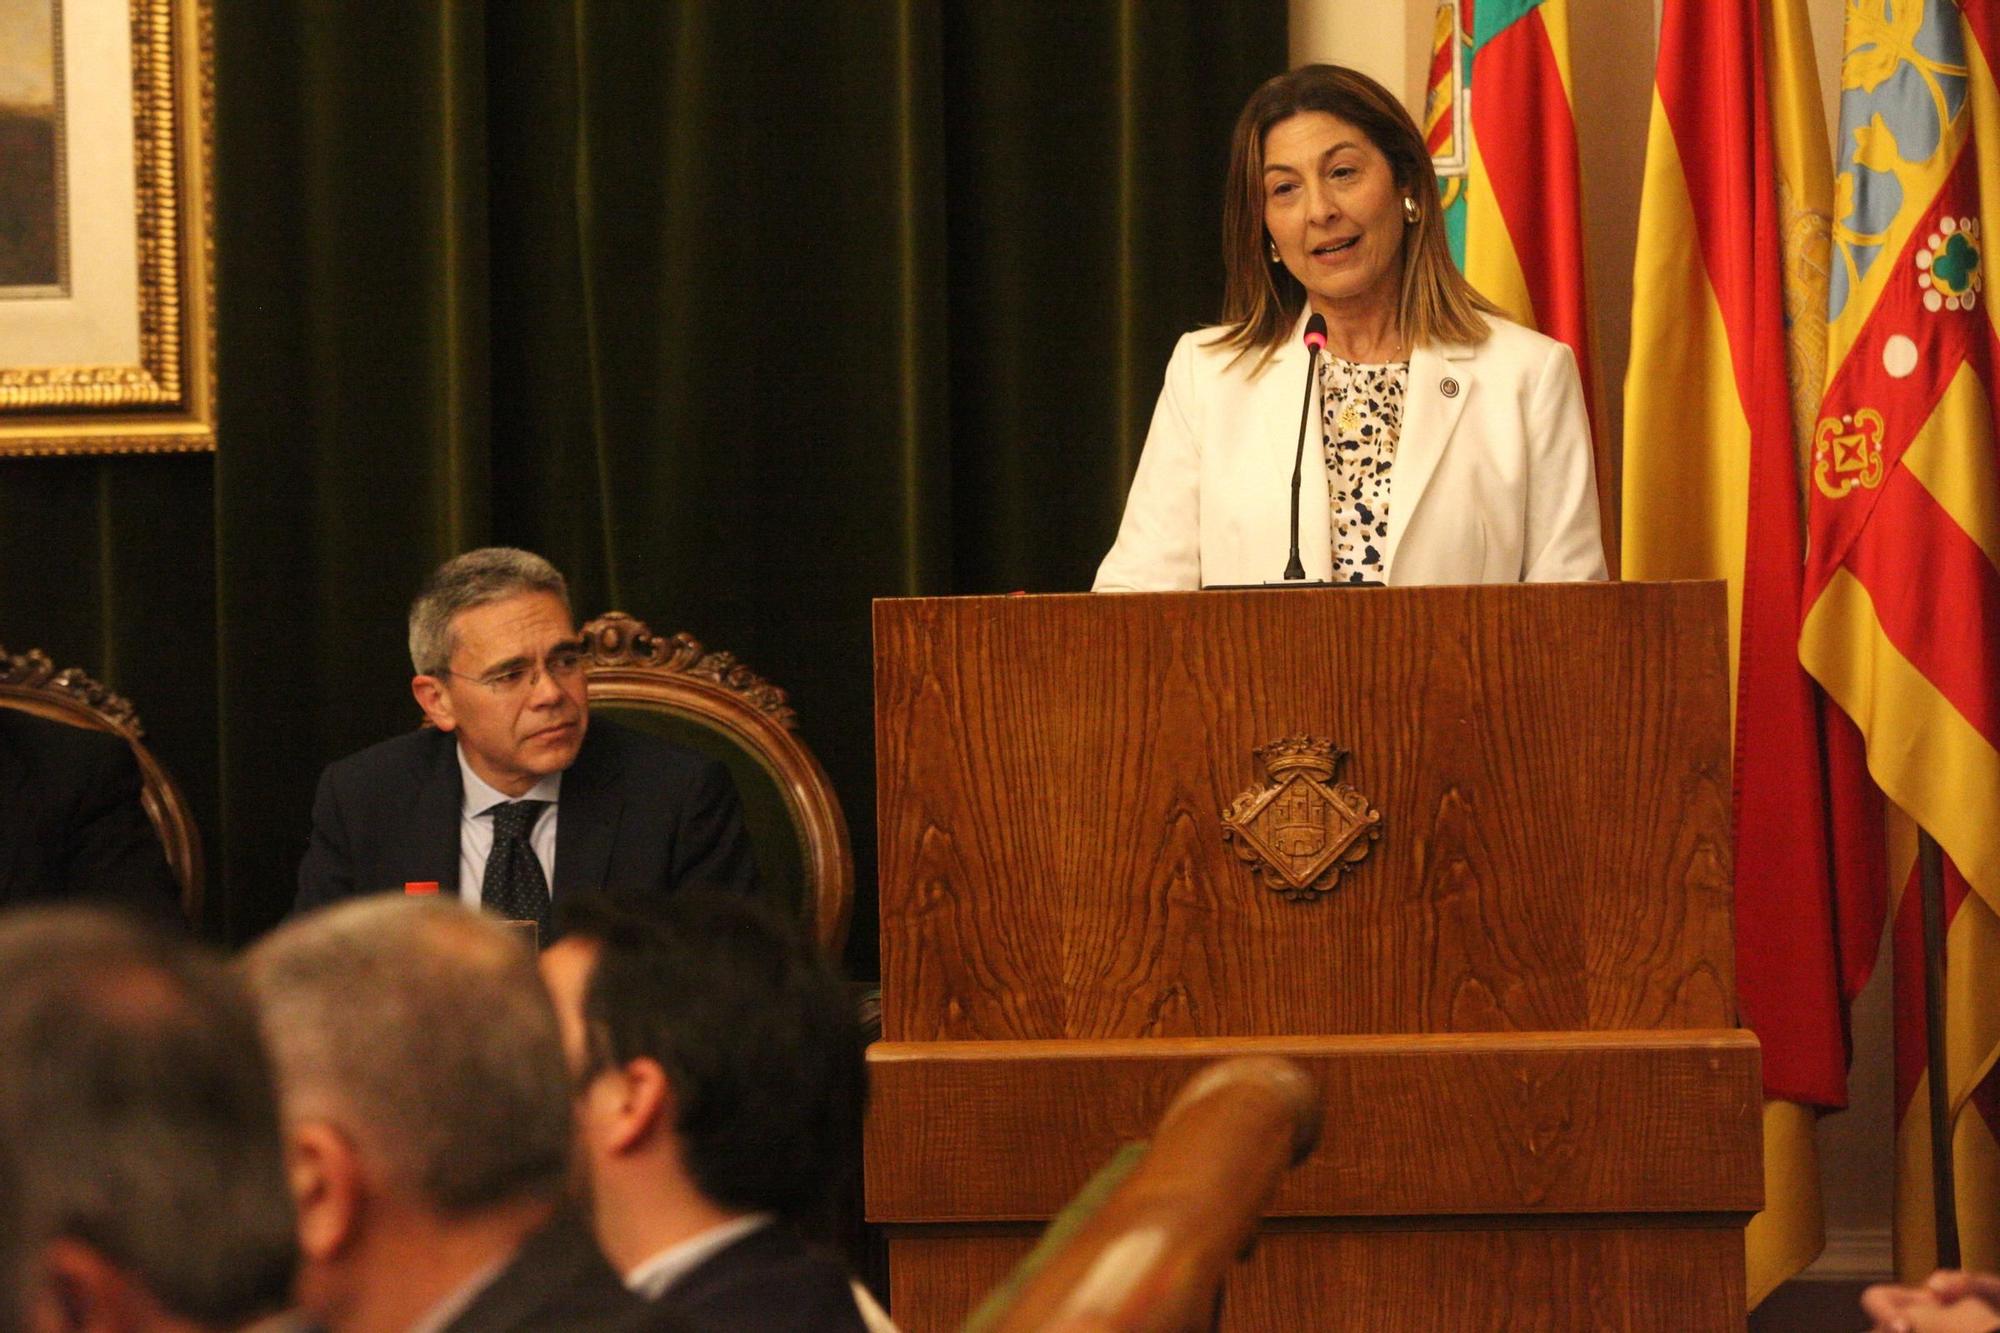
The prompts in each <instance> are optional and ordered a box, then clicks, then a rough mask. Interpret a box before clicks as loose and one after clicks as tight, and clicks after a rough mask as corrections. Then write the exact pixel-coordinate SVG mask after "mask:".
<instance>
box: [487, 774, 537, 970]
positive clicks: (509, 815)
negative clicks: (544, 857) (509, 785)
mask: <svg viewBox="0 0 2000 1333" xmlns="http://www.w3.org/2000/svg"><path fill="white" fill-rule="evenodd" d="M547 804H548V802H547V801H509V802H507V803H506V804H505V805H496V806H494V807H493V851H492V853H491V854H490V855H489V856H488V857H487V858H486V878H485V879H484V880H483V881H482V882H481V884H480V886H479V900H480V902H481V904H483V905H484V906H485V908H486V910H487V911H489V912H495V913H498V914H499V915H500V916H504V917H506V918H507V919H508V920H510V921H532V922H534V923H535V924H536V926H537V927H538V928H539V929H540V931H541V938H542V939H544V940H546V939H548V937H549V926H550V913H549V881H548V878H547V876H545V875H543V874H542V862H541V859H540V858H539V857H537V856H536V855H535V849H534V846H533V845H532V844H530V843H529V841H528V830H529V829H531V828H533V827H534V826H535V816H537V815H539V814H541V812H542V807H544V806H546V805H547Z"/></svg>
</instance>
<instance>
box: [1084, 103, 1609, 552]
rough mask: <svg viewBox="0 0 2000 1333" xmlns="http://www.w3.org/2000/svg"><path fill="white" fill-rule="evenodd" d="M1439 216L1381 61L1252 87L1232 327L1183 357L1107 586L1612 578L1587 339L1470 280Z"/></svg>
mask: <svg viewBox="0 0 2000 1333" xmlns="http://www.w3.org/2000/svg"><path fill="white" fill-rule="evenodd" d="M1442 212H1443V210H1442V208H1441V206H1440V202H1439V198H1438V189H1437V179H1436V177H1435V176H1434V175H1433V174H1432V170H1431V161H1430V155H1429V153H1428V151H1427V150H1426V149H1425V147H1424V141H1423V137H1422V136H1421V135H1420V134H1418V132H1417V127H1416V125H1415V124H1414V123H1413V122H1412V121H1411V120H1410V117H1409V114H1408V113H1407V112H1405V111H1404V110H1403V107H1402V104H1401V103H1399V102H1398V101H1397V100H1396V99H1395V98H1394V97H1393V96H1391V95H1390V93H1389V91H1388V90H1387V89H1386V88H1384V87H1382V86H1381V85H1380V84H1378V83H1376V82H1375V81H1374V80H1373V79H1370V78H1368V77H1367V76H1366V75H1363V74H1358V73H1356V72H1354V71H1353V70H1349V69H1342V68H1340V67H1338V66H1333V65H1308V66H1305V67H1304V68H1301V69H1296V70H1293V71H1292V72H1291V73H1289V74H1282V75H1279V76H1278V77H1277V78H1275V79H1272V80H1270V81H1269V82H1268V83H1266V84H1264V86H1263V87H1261V88H1259V89H1258V90H1257V91H1256V92H1255V93H1254V94H1252V95H1251V98H1250V101H1249V103H1248V104H1247V105H1246V106H1245V107H1244V108H1243V114H1242V115H1241V116H1239V117H1238V118H1237V121H1236V130H1235V134H1234V136H1233V138H1232V140H1231V143H1230V150H1229V180H1228V186H1227V193H1226V195H1225V196H1224V199H1223V262H1224V265H1225V267H1226V269H1227V285H1226V288H1225V294H1224V298H1223V318H1222V323H1221V325H1220V326H1218V327H1215V328H1208V329H1202V330H1198V331H1196V332H1194V333H1190V334H1188V335H1186V336H1185V337H1183V338H1182V339H1181V340H1180V344H1179V345H1178V346H1177V347H1176V348H1175V349H1174V355H1173V359H1172V360H1171V361H1170V362H1168V364H1167V377H1166V386H1165V387H1164V388H1163V389H1162V390H1161V392H1160V400H1159V405H1158V406H1157V407H1156V408H1155V409H1154V411H1153V424H1152V428H1151V430H1150V431H1149V432H1148V433H1147V436H1146V446H1145V450H1144V452H1143V453H1142V454H1141V456H1140V459H1139V468H1138V472H1137V474H1136V475H1135V476H1134V477H1133V479H1132V490H1131V494H1130V496H1129V497H1128V498H1127V500H1126V503H1125V518H1124V521H1123V522H1122V523H1121V524H1120V525H1119V529H1118V540H1117V542H1116V544H1114V545H1113V546H1112V548H1111V553H1110V554H1109V555H1107V556H1105V558H1104V563H1103V564H1102V565H1101V566H1100V567H1099V569H1098V571H1097V581H1096V584H1095V586H1096V587H1097V588H1098V589H1099V590H1169V589H1191V588H1199V587H1203V586H1214V585H1242V584H1264V583H1271V584H1282V583H1283V582H1284V581H1285V579H1287V578H1291V579H1295V580H1296V579H1306V580H1314V581H1329V582H1336V583H1388V584H1416V583H1514V582H1558V581H1563V580H1571V579H1601V578H1603V577H1604V576H1605V570H1604V551H1603V545H1602V542H1601V539H1600V537H1599V534H1598V521H1597V491H1596V485H1595V481H1594V479H1593V477H1592V469H1591V454H1590V424H1589V419H1588V416H1587V415H1586V413H1585V410H1584V402H1583V389H1582V385H1581V383H1580V382H1579V380H1578V378H1577V373H1576V362H1575V359H1574V358H1573V357H1572V356H1571V355H1570V351H1569V349H1568V348H1567V347H1565V346H1564V345H1563V344H1561V343H1559V342H1556V341H1554V340H1553V339H1550V338H1545V337H1543V336H1542V335H1541V334H1538V333H1534V332H1532V331H1530V330H1528V329H1524V328H1522V327H1521V326H1520V325H1518V324H1512V323H1509V322H1508V321H1507V320H1505V319H1502V318H1500V316H1499V312H1498V310H1497V308H1496V307H1495V306H1493V305H1492V303H1490V302H1488V301H1487V300H1486V299H1485V298H1484V297H1482V296H1480V295H1479V293H1478V292H1476V291H1474V290H1473V289H1472V287H1471V285H1470V284H1469V283H1467V282H1466V280H1465V276H1464V275H1463V274H1461V273H1460V272H1459V271H1458V269H1457V267H1456V266H1455V265H1454V264H1453V263H1452V261H1451V252H1450V248H1449V245H1448V243H1447V241H1446V239H1445V229H1444V220H1443V216H1442ZM1316 317H1317V318H1316ZM1321 321H1324V323H1323V332H1322V323H1321ZM1309 343H1311V344H1313V345H1312V346H1309V345H1308V344H1309ZM1321 346H1323V347H1324V352H1323V353H1322V352H1321V351H1320V350H1319V348H1320V347H1321ZM1315 408H1316V409H1317V410H1314V409H1315ZM1301 458H1302V459H1303V467H1302V471H1301V468H1300V463H1299V460H1300V459H1301ZM1301 476H1302V478H1303V481H1304V483H1305V484H1304V485H1303V486H1300V485H1299V483H1298V481H1296V480H1295V477H1301ZM1295 495H1296V496H1297V497H1298V499H1297V501H1296V506H1297V507H1296V508H1295V501H1294V496H1295ZM1294 532H1296V534H1297V537H1296V540H1294V537H1293V533H1294Z"/></svg>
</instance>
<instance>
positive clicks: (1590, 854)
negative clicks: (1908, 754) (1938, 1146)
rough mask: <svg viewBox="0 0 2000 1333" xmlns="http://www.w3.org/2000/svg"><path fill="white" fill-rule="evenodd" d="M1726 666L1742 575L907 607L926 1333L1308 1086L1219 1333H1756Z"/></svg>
mask: <svg viewBox="0 0 2000 1333" xmlns="http://www.w3.org/2000/svg"><path fill="white" fill-rule="evenodd" d="M1725 636H1726V630H1725V605H1724V593H1723V588H1722V585H1721V584H1719V583H1675V584H1582V585H1575V584H1572V585H1539V586H1494V587H1468V588H1408V589H1400V588H1382V589H1353V590H1328V591H1269V592H1265V591H1247V592H1208V593H1193V594H1119V595H1088V594H1085V595H1077V596H1053V597H1012V598H956V599H913V600H901V601H882V602H877V603H876V605H875V673H876V675H875V706H876V745H877V787H878V792H879V796H878V816H879V821H880V845H879V858H880V883H881V919H882V992H883V1034H884V1037H885V1040H884V1041H883V1042H880V1043H878V1044H877V1045H876V1046H874V1047H873V1048H872V1049H871V1051H870V1066H871V1069H870V1072H871V1076H872V1078H873V1080H874V1086H873V1095H872V1105H871V1108H870V1114H869V1126H868V1137H867V1148H866V1176H867V1202H868V1216H869V1218H870V1220H872V1221H875V1222H878V1223H880V1224H882V1225H883V1226H884V1228H885V1229H886V1232H887V1235H888V1238H889V1258H890V1287H891V1313H892V1314H893V1316H894V1317H895V1319H896V1320H897V1322H898V1323H899V1324H900V1325H901V1326H902V1327H903V1328H904V1329H905V1330H909V1331H910V1333H918V1331H919V1330H928V1329H946V1328H952V1327H954V1326H955V1325H956V1323H957V1321H958V1319H959V1318H960V1317H961V1316H962V1315H963V1314H964V1312H965V1311H967V1310H969V1309H970V1308H971V1307H972V1306H973V1305H974V1304H975V1303H976V1302H977V1300H978V1298H979V1296H980V1295H981V1294H982V1293H983V1292H984V1291H985V1290H986V1289H987V1288H988V1287H989V1286H991V1285H992V1284H993V1283H995V1282H997V1281H999V1280H1000V1279H1001V1278H1002V1277H1003V1276H1004V1275H1005V1274H1006V1273H1007V1271H1008V1270H1009V1268H1010V1267H1011V1266H1012V1265H1013V1263H1014V1262H1015V1261H1016V1260H1017V1259H1018V1258H1019V1257H1020V1256H1021V1255H1022V1254H1024V1253H1025V1252H1026V1251H1027V1249H1028V1248H1029V1247H1030V1246H1031V1244H1032V1243H1033V1240H1034V1238H1035V1237H1036V1236H1037V1235H1038V1234H1039V1231H1040V1228H1041V1227H1042V1225H1043V1224H1044V1223H1045V1222H1046V1220H1047V1219H1048V1218H1049V1217H1051V1216H1052V1215H1053V1214H1054V1213H1055V1212H1056V1211H1057V1210H1059V1209H1060V1208H1061V1206H1062V1204H1063V1202H1064V1201H1065V1200H1066V1199H1067V1198H1068V1197H1069V1195H1070V1194H1071V1193H1072V1192H1073V1191H1074V1190H1075V1189H1076V1188H1077V1187H1078V1186H1079V1185H1081V1184H1082V1183H1083V1182H1084V1181H1085V1180H1086V1179H1087V1178H1088V1176H1089V1175H1090V1173H1091V1172H1092V1171H1093V1170H1094V1169H1095V1168H1096V1167H1097V1166H1098V1165H1099V1164H1101V1163H1102V1162H1103V1161H1105V1160H1106V1159H1107V1158H1108V1157H1109V1156H1110V1155H1111V1153H1112V1152H1113V1151H1114V1150H1115V1149H1116V1148H1117V1147H1118V1145H1120V1144H1121V1143H1124V1142H1127V1141H1129V1140H1132V1139H1138V1138H1143V1137H1145V1135H1146V1132H1147V1127H1148V1126H1149V1125H1151V1124H1152V1123H1153V1121H1154V1120H1156V1119H1157V1118H1158V1116H1159V1115H1160V1113H1161V1111H1162V1110H1163V1109H1164V1108H1165V1106H1166V1105H1167V1102H1168V1101H1169V1099H1170V1098H1171V1097H1172V1095H1173V1093H1174V1091H1175V1090H1176V1089H1178V1088H1179V1087H1180V1085H1181V1084H1182V1083H1183V1082H1184V1081H1185V1080H1186V1079H1187V1077H1188V1076H1189V1075H1190V1074H1191V1073H1192V1072H1193V1071H1194V1070H1195V1069H1196V1068H1198V1067H1200V1066H1201V1065H1202V1064H1205V1063H1207V1062H1209V1061H1211V1060H1214V1059H1218V1058H1221V1057H1223V1056H1226V1055H1236V1054H1256V1053H1274V1054H1281V1055H1284V1056H1287V1057H1289V1058H1291V1059H1293V1060H1295V1061H1297V1062H1299V1063H1300V1064H1302V1065H1304V1066H1305V1067H1306V1068H1307V1069H1308V1070H1309V1072H1311V1074H1312V1075H1313V1076H1314V1078H1315V1079H1316V1080H1317V1081H1318V1083H1319V1085H1320V1087H1321V1088H1322V1089H1323V1091H1324V1096H1325V1128H1324V1132H1323V1135H1322V1140H1321V1144H1320V1147H1319V1148H1318V1149H1317V1150H1316V1151H1315V1152H1314V1153H1313V1155H1312V1156H1311V1157H1309V1158H1308V1159H1307V1160H1306V1161H1305V1162H1304V1163H1303V1164H1302V1165H1300V1166H1299V1167H1298V1168H1297V1169H1296V1170H1295V1171H1294V1172H1293V1173H1292V1174H1291V1175H1290V1176H1289V1177H1288V1178H1287V1179H1286V1181H1285V1183H1284V1184H1283V1186H1282V1187H1281V1188H1280V1190H1279V1192H1278V1194H1277V1197H1276V1199H1275V1200H1274V1202H1273V1205H1272V1208H1271V1212H1270V1215H1269V1216H1270V1219H1271V1220H1269V1221H1267V1222H1266V1224H1265V1227H1264V1233H1263V1235H1262V1236H1261V1238H1260V1239H1259V1241H1258V1242H1257V1245H1256V1248H1255V1250H1254V1251H1253V1253H1252V1254H1251V1256H1250V1258H1249V1259H1248V1261H1247V1262H1246V1263H1245V1264H1244V1265H1243V1266H1242V1267H1241V1268H1240V1269H1239V1270H1238V1271H1237V1272H1236V1273H1235V1274H1233V1275H1232V1276H1231V1278H1230V1279H1229V1281H1228V1283H1227V1284H1226V1285H1225V1288H1224V1292H1225V1294H1224V1309H1223V1321H1222V1322H1223V1326H1224V1327H1226V1328H1230V1329H1259V1330H1266V1329H1268V1330H1287V1331H1288V1333H1289V1331H1291V1330H1299V1329H1338V1328H1350V1327H1351V1328H1368V1329H1412V1330H1418V1329H1421V1330H1438V1329H1453V1330H1459V1329H1480V1328H1494V1329H1499V1328H1540V1329H1642V1328H1645V1329H1653V1328H1658V1329H1677V1330H1678V1329H1720V1328H1741V1327H1743V1324H1744V1275H1743V1234H1742V1232H1743V1226H1744V1224H1745V1222H1746V1221H1747V1220H1748V1218H1749V1216H1750V1214H1751V1213H1753V1212H1755V1211H1756V1209H1757V1208H1758V1207H1759V1206H1760V1205H1761V1199H1762V1175H1761V1167H1760V1146H1761V1145H1760V1138H1759V1133H1760V1129H1759V1126H1760V1107H1761V1095H1760V1090H1759V1083H1758V1058H1757V1055H1758V1053H1757V1044H1756V1041H1755V1039H1754V1038H1753V1037H1752V1036H1751V1035H1750V1034H1749V1033H1748V1032H1745V1031H1743V1030H1741V1029H1739V1028H1737V1027H1736V1008H1735V999H1734V989H1733V980H1732V977H1733V953H1732V944H1731V931H1730V841H1729V839H1730V833H1729V830H1730V739H1729V738H1730V727H1729V677H1728V656H1727V642H1726V637H1725ZM1225 814H1227V815H1228V816H1229V818H1228V821H1227V822H1225Z"/></svg>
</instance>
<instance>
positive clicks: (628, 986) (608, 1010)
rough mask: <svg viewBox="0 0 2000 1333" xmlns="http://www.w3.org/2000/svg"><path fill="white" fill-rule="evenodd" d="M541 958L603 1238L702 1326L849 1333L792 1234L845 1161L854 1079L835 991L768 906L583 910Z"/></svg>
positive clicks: (852, 1053) (819, 1203)
mask: <svg viewBox="0 0 2000 1333" xmlns="http://www.w3.org/2000/svg"><path fill="white" fill-rule="evenodd" d="M565 917H566V920H565V927H566V930H567V932H568V933H567V934H566V935H565V936H564V938H563V940H562V941H561V942H560V943H558V944H556V945H554V946H552V947H551V948H550V949H549V950H548V951H547V952H545V953H544V954H543V955H542V975H543V978H544V979H545V980H546V981H547V982H548V985H549V990H550V994H551V995H552V996H553V997H554V999H555V1005H556V1013H557V1015H558V1018H559V1019H560V1021H561V1024H562V1030H563V1046H564V1050H565V1052H566V1054H567V1055H568V1058H569V1062H570V1068H571V1071H572V1077H573V1080H574V1086H575V1088H576V1120H577V1128H576V1133H577V1142H578V1156H579V1158H580V1159H581V1165H582V1168H583V1170H584V1171H585V1173H586V1176H587V1179H588V1182H589V1195H590V1201H591V1212H592V1218H593V1220H594V1222H595V1223H596V1227H597V1238H598V1240H599V1242H600V1243H601V1244H602V1245H603V1247H604V1252H605V1254H606V1255H607V1256H608V1257H609V1258H610V1260H611V1262H612V1264H613V1266H614V1267H616V1268H617V1269H618V1271H619V1272H620V1273H622V1274H623V1275H624V1278H625V1285H626V1286H628V1287H630V1288H632V1289H633V1290H634V1291H636V1292H638V1293H640V1294H641V1295H644V1296H646V1297H647V1298H649V1299H651V1300H654V1301H655V1302H657V1304H658V1306H659V1307H660V1308H661V1309H662V1311H664V1312H671V1313H673V1314H677V1315H679V1316H681V1317H683V1318H686V1319H688V1320H689V1321H690V1322H692V1323H694V1324H697V1325H699V1326H701V1327H705V1328H706V1327H712V1328H732V1329H735V1328H741V1329H758V1330H763V1331H764V1333H784V1331H785V1330H792V1329H796V1330H800V1331H801V1333H806V1331H807V1330H810V1331H811V1333H838V1331H839V1330H843V1329H845V1330H852V1331H853V1333H860V1330H862V1328H863V1323H862V1319H861V1315H860V1312H859V1310H858V1309H857V1307H856V1304H855V1296H854V1292H853V1290H852V1288H851V1286H850V1284H849V1281H848V1278H847V1275H846V1273H845V1272H844V1271H843V1270H842V1268H841V1266H840V1265H839V1264H838V1263H837V1262H835V1261H834V1260H833V1259H831V1258H829V1257H826V1256H823V1255H821V1254H820V1253H818V1252H816V1251H814V1250H812V1249H809V1248H808V1247H807V1246H806V1245H805V1244H804V1243H803V1242H802V1241H801V1240H800V1238H799V1236H798V1235H797V1233H796V1232H795V1231H794V1230H793V1226H792V1224H793V1223H794V1222H797V1221H800V1220H822V1221H823V1220H824V1219H825V1215H826V1214H827V1213H828V1212H829V1211H830V1209H829V1205H830V1204H831V1202H832V1199H833V1197H834V1192H835V1187H836V1185H837V1184H838V1183H839V1182H840V1180H841V1179H842V1178H843V1177H844V1176H845V1175H846V1174H847V1171H848V1168H849V1166H850V1164H851V1163H852V1162H853V1160H854V1159H855V1156H856V1154H857V1147H858V1142H859V1137H860V1116H861V1104H862V1099H863V1093H864V1083H865V1074H864V1071H863V1067H862V1063H861V1036H860V1031H859V1027H858V1025H857V1023H856V1021H855V1018H854V1008H853V1005H852V1003H851V1002H850V1001H849V999H848V997H847V993H846V989H845V988H844V987H843V986H842V985H841V983H840V980H839V978H838V977H837V976H835V975H834V973H833V971H832V969H831V968H829V967H828V966H827V964H826V962H825V961H824V960H823V959H822V958H821V957H820V955H819V953H818V951H817V950H816V949H815V948H814V947H813V946H812V944H811V943H810V942H808V941H806V940H805V939H803V938H801V937H800V935H799V934H798V932H797V931H795V930H793V929H791V928H790V926H789V923H788V922H786V921H785V920H784V919H783V918H781V917H779V916H777V915H776V914H775V913H773V912H771V911H770V910H769V909H768V908H767V907H766V906H765V905H764V904H761V903H758V902H754V901H750V900H747V899H743V898H736V897H724V896H722V895H717V894H704V893H690V894H681V895H677V896H675V897H674V898H673V899H670V900H669V901H668V902H666V903H665V904H663V905H662V906H661V907H660V909H659V910H657V911H655V912H650V913H648V914H647V915H646V916H644V917H640V916H637V915H634V914H631V913H628V912H625V911H622V910H621V909H619V908H618V907H616V906H615V905H611V904H605V903H602V902H591V901H589V900H583V901H579V902H573V903H571V904H569V905H568V906H567V907H566V908H565Z"/></svg>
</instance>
